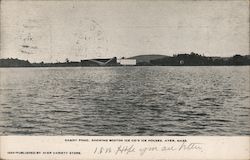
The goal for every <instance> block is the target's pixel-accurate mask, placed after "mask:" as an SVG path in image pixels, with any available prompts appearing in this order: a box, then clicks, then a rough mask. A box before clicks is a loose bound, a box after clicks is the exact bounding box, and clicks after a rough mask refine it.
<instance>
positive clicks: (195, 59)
mask: <svg viewBox="0 0 250 160" xmlns="http://www.w3.org/2000/svg"><path fill="white" fill-rule="evenodd" d="M120 60H125V61H127V62H129V61H133V62H136V63H131V64H129V63H128V64H127V65H126V64H125V65H124V64H122V63H119V62H118V61H117V58H116V57H113V58H107V59H87V60H81V61H80V62H76V61H69V60H68V59H66V60H65V62H57V63H44V62H40V63H30V62H29V61H28V60H26V61H25V60H20V59H17V58H15V59H13V58H7V59H0V68H19V67H29V68H30V67H32V68H37V67H121V66H249V65H250V55H245V56H242V55H234V56H232V57H206V56H204V55H199V54H196V53H193V52H191V53H190V54H178V55H173V56H163V55H139V56H135V57H130V58H122V59H120Z"/></svg>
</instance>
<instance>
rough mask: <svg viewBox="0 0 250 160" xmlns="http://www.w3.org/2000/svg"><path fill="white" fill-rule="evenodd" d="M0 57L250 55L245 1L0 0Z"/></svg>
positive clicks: (36, 59) (74, 58)
mask: <svg viewBox="0 0 250 160" xmlns="http://www.w3.org/2000/svg"><path fill="white" fill-rule="evenodd" d="M0 11H1V28H0V29H1V30H0V31H1V32H0V33H1V36H0V38H1V43H0V47H1V48H0V58H19V59H23V60H29V61H30V62H41V61H44V62H57V61H61V62H62V61H65V59H66V58H68V59H69V60H70V61H79V60H82V59H88V58H111V57H114V56H116V57H118V58H119V57H131V56H135V55H143V54H162V55H170V56H172V55H173V54H180V53H190V52H195V53H199V54H204V55H206V56H223V57H227V56H233V55H235V54H242V55H246V54H249V1H248V0H234V1H214V0H212V1H191V0H190V1H182V0H179V1H173V0H172V1H163V0H158V1H150V0H144V1H143V0H137V1H131V0H127V1H126V0H125V1H117V0H112V1H107V0H106V1H101V0H95V1H87V0H86V1H80V0H71V1H65V0H64V1H56V0H43V1H31V0H30V1H28V0H24V1H17V0H11V1H7V0H3V1H1V10H0Z"/></svg>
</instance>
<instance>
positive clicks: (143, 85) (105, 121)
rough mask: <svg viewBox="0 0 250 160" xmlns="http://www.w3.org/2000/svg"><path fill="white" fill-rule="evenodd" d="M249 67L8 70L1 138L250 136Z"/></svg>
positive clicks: (0, 86) (2, 86) (3, 72)
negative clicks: (29, 136) (40, 136)
mask: <svg viewBox="0 0 250 160" xmlns="http://www.w3.org/2000/svg"><path fill="white" fill-rule="evenodd" d="M249 74H250V73H249V66H247V67H246V66H245V67H103V68H102V67H98V68H95V67H89V68H88V67H86V68H1V69H0V76H1V77H0V82H1V83H0V111H1V112H0V132H1V134H2V135H3V134H7V135H12V134H19V135H139V136H140V135H169V136H170V135H175V136H176V135H250V127H249V125H248V122H249V120H250V115H249V112H250V107H249V106H250V95H249V94H250V86H249V82H250V79H249Z"/></svg>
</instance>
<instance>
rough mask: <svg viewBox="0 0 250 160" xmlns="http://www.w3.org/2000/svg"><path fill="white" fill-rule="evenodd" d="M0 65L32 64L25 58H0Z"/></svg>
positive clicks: (25, 65) (21, 65) (30, 65)
mask: <svg viewBox="0 0 250 160" xmlns="http://www.w3.org/2000/svg"><path fill="white" fill-rule="evenodd" d="M0 67H32V64H31V63H30V62H29V61H28V60H27V61H24V60H19V59H17V58H15V59H13V58H7V59H0Z"/></svg>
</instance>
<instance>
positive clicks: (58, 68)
mask: <svg viewBox="0 0 250 160" xmlns="http://www.w3.org/2000/svg"><path fill="white" fill-rule="evenodd" d="M0 4H1V8H0V135H1V137H11V136H27V137H29V136H32V137H34V136H55V137H56V136H113V137H114V136H120V137H123V136H128V137H133V136H139V137H140V136H151V137H154V136H174V137H175V136H177V137H179V136H183V137H186V136H229V137H235V136H239V137H247V139H248V142H247V141H245V142H246V143H249V136H250V125H249V122H250V54H249V43H250V41H249V0H229V1H226V0H221V1H219V0H204V1H193V0H187V1H184V0H157V1H153V0H152V1H151V0H136V1H132V0H124V1H122V0H93V1H91V0H62V1H59V0H1V1H0ZM0 140H1V139H0ZM78 140H79V139H78ZM2 142H3V141H2ZM0 146H2V147H3V146H6V145H3V144H2V145H1V141H0ZM196 149H197V148H196ZM151 150H152V149H151ZM151 150H150V151H151ZM155 150H157V149H155ZM247 150H248V151H249V146H248V148H247ZM0 152H1V148H0ZM95 152H96V151H95ZM248 157H249V155H248Z"/></svg>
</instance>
